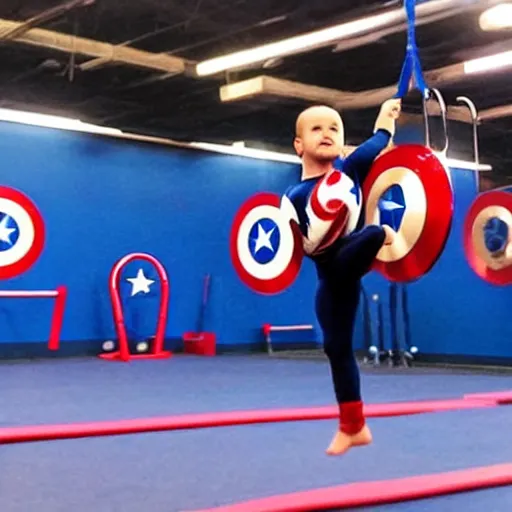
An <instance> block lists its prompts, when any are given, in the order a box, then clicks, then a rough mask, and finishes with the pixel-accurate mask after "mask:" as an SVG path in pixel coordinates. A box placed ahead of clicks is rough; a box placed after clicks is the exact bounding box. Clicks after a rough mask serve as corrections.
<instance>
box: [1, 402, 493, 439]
mask: <svg viewBox="0 0 512 512" xmlns="http://www.w3.org/2000/svg"><path fill="white" fill-rule="evenodd" d="M496 406H497V404H496V402H495V401H493V400H483V399H479V400H469V399H456V400H432V401H426V400H425V401H419V402H398V403H389V404H374V405H367V406H365V414H366V416H367V417H368V418H379V417H387V416H404V415H410V414H421V413H430V412H441V411H454V410H461V409H480V408H485V407H496ZM337 417H338V408H337V407H336V406H334V407H333V406H328V407H309V408H294V409H264V410H254V411H232V412H213V413H202V414H184V415H177V416H164V417H154V418H140V419H129V420H114V421H98V422H88V423H68V424H53V425H52V424H48V425H28V426H17V427H3V428H0V443H2V444H7V443H27V442H34V441H53V440H57V439H76V438H83V437H97V436H112V435H124V434H136V433H144V432H159V431H169V430H185V429H198V428H209V427H223V426H234V425H249V424H256V423H275V422H286V421H311V420H327V419H335V418H337Z"/></svg>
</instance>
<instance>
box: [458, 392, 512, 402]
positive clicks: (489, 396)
mask: <svg viewBox="0 0 512 512" xmlns="http://www.w3.org/2000/svg"><path fill="white" fill-rule="evenodd" d="M464 398H466V399H468V400H495V401H496V402H497V403H498V404H500V405H508V404H512V391H491V392H490V393H469V394H467V395H464Z"/></svg>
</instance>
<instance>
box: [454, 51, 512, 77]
mask: <svg viewBox="0 0 512 512" xmlns="http://www.w3.org/2000/svg"><path fill="white" fill-rule="evenodd" d="M510 65H512V51H508V52H503V53H496V54H495V55H488V56H487V57H480V58H478V59H473V60H468V61H466V62H464V73H466V74H467V75H469V74H472V73H482V72H484V71H494V70H497V69H501V68H505V67H507V66H510Z"/></svg>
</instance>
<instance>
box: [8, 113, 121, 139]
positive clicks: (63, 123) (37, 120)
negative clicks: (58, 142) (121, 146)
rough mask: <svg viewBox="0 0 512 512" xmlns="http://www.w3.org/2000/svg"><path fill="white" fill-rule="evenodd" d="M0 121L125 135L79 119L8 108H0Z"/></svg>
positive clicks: (116, 130) (114, 129)
mask: <svg viewBox="0 0 512 512" xmlns="http://www.w3.org/2000/svg"><path fill="white" fill-rule="evenodd" d="M0 121H7V122H10V123H20V124H29V125H32V126H42V127H44V128H56V129H58V130H71V131H78V132H85V133H99V134H104V135H121V134H122V133H123V132H122V131H121V130H118V129H116V128H107V127H104V126H97V125H94V124H89V123H83V122H82V121H80V120H79V119H69V118H66V117H59V116H51V115H47V114H37V113H35V112H23V111H21V110H11V109H8V108H0Z"/></svg>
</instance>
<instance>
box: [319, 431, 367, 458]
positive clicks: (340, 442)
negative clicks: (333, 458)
mask: <svg viewBox="0 0 512 512" xmlns="http://www.w3.org/2000/svg"><path fill="white" fill-rule="evenodd" d="M372 440H373V438H372V433H371V432H370V429H369V428H368V425H365V426H364V427H363V428H362V429H361V430H360V431H359V432H358V433H357V434H353V435H350V434H346V433H345V432H342V431H341V430H338V432H336V434H334V437H333V439H332V441H331V444H330V445H329V447H328V448H327V450H326V453H327V455H343V454H344V453H346V452H347V451H348V450H349V449H350V448H352V447H353V446H365V445H368V444H370V443H371V442H372Z"/></svg>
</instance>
